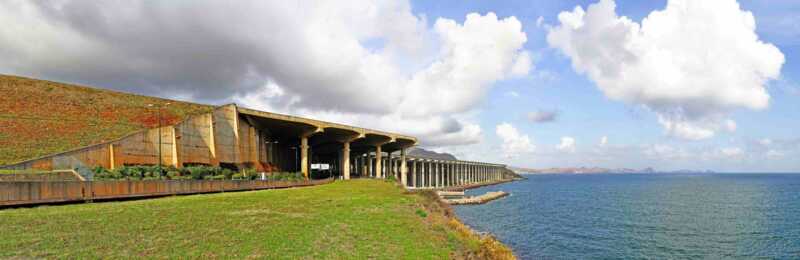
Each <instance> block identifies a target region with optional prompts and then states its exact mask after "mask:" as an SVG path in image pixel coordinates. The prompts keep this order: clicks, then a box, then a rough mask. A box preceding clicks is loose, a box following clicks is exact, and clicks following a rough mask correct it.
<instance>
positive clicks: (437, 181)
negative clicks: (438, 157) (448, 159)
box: [436, 161, 444, 187]
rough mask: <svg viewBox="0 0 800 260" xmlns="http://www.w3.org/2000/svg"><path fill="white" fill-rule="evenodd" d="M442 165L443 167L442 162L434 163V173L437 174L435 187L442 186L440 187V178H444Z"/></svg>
mask: <svg viewBox="0 0 800 260" xmlns="http://www.w3.org/2000/svg"><path fill="white" fill-rule="evenodd" d="M443 165H444V162H443V161H439V162H438V163H436V171H437V172H438V174H437V175H436V187H442V186H443V185H442V180H443V179H442V177H443V176H444V171H443V169H442V166H443Z"/></svg>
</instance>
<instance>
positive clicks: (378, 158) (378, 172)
mask: <svg viewBox="0 0 800 260" xmlns="http://www.w3.org/2000/svg"><path fill="white" fill-rule="evenodd" d="M382 161H383V152H382V151H381V146H380V145H376V146H375V178H383V165H381V162H382Z"/></svg>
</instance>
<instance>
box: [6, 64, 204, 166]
mask: <svg viewBox="0 0 800 260" xmlns="http://www.w3.org/2000/svg"><path fill="white" fill-rule="evenodd" d="M0 93H2V94H0V165H4V164H9V163H14V162H19V161H23V160H28V159H33V158H36V157H40V156H45V155H48V154H54V153H58V152H63V151H68V150H72V149H76V148H80V147H83V146H88V145H92V144H97V143H102V142H105V141H110V140H114V139H117V138H120V137H123V136H125V135H127V134H130V133H132V132H135V131H139V130H142V129H146V128H151V127H156V126H158V107H161V120H162V124H163V125H171V124H175V123H177V122H180V121H181V120H183V119H185V118H186V117H187V116H189V115H195V114H202V113H206V112H209V111H211V109H212V107H211V106H207V105H200V104H193V103H187V102H180V101H173V100H166V99H160V98H154V97H146V96H140V95H133V94H127V93H120V92H114V91H109V90H101V89H93V88H87V87H81V86H75V85H69V84H62V83H55V82H50V81H44V80H35V79H28V78H22V77H14V76H5V75H0ZM167 103H170V104H169V105H167Z"/></svg>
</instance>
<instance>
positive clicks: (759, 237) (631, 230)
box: [455, 174, 800, 259]
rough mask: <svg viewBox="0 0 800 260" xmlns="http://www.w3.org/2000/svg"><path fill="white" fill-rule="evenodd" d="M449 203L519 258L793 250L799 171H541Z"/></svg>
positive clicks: (799, 232)
mask: <svg viewBox="0 0 800 260" xmlns="http://www.w3.org/2000/svg"><path fill="white" fill-rule="evenodd" d="M527 177H528V179H527V180H523V181H517V182H512V183H507V184H501V185H495V186H489V187H483V188H479V189H475V190H471V191H468V192H467V194H471V195H475V194H482V193H485V192H487V191H495V190H503V191H506V192H510V193H511V196H509V197H506V198H503V199H500V200H496V201H493V202H490V203H487V204H484V205H471V206H456V207H455V210H456V213H457V215H458V216H459V218H461V219H462V220H463V221H464V222H465V223H466V224H467V225H469V226H471V227H472V228H473V229H475V230H477V231H483V232H489V233H492V234H493V235H495V236H496V237H497V238H498V239H499V240H500V241H502V242H503V243H505V244H506V245H509V246H510V247H511V248H512V249H513V250H514V252H515V254H516V255H517V256H518V257H520V258H521V259H587V258H589V259H597V258H601V259H609V258H613V259H620V258H624V259H631V258H658V259H663V258H671V259H674V258H712V259H719V258H726V259H727V258H777V259H800V174H592V175H573V174H549V175H527Z"/></svg>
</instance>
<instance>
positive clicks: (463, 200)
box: [438, 191, 509, 205]
mask: <svg viewBox="0 0 800 260" xmlns="http://www.w3.org/2000/svg"><path fill="white" fill-rule="evenodd" d="M438 194H439V197H440V198H442V200H443V201H444V202H447V203H448V204H450V205H473V204H484V203H487V202H489V201H493V200H496V199H499V198H502V197H505V196H508V195H509V193H508V192H504V191H492V192H487V193H486V194H483V195H480V196H474V197H472V196H466V195H464V192H463V191H461V192H458V191H440V192H438Z"/></svg>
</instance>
